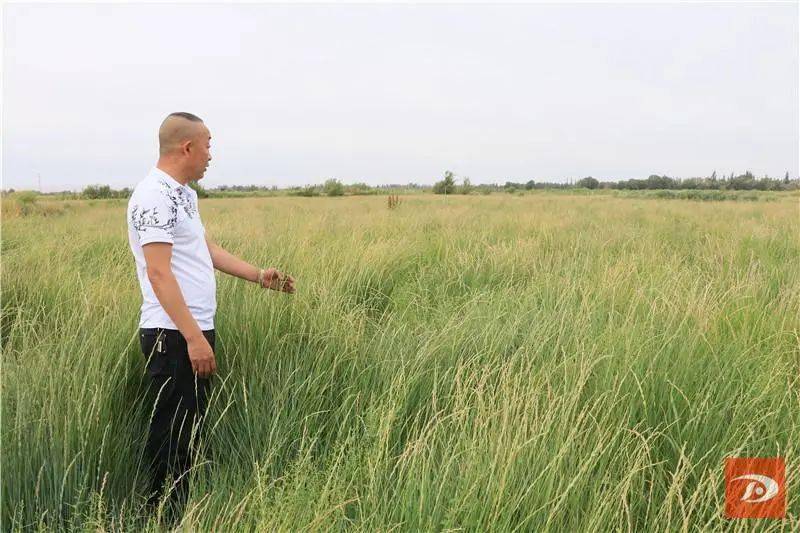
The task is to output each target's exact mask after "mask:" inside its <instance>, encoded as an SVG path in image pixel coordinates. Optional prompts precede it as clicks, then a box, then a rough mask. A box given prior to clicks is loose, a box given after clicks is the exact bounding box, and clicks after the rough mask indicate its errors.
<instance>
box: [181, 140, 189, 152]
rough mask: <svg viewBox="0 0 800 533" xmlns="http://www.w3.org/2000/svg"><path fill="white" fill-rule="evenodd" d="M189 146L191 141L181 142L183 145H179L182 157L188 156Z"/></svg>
mask: <svg viewBox="0 0 800 533" xmlns="http://www.w3.org/2000/svg"><path fill="white" fill-rule="evenodd" d="M191 144H192V140H191V139H189V140H188V141H184V142H183V144H182V145H181V151H182V152H183V155H189V151H190V149H191V148H192V146H191Z"/></svg>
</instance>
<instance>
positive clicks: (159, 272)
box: [142, 242, 217, 377]
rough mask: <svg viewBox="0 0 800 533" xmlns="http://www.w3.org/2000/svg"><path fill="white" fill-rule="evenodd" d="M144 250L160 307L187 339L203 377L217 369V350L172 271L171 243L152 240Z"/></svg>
mask: <svg viewBox="0 0 800 533" xmlns="http://www.w3.org/2000/svg"><path fill="white" fill-rule="evenodd" d="M142 250H143V251H144V259H145V263H146V264H147V278H148V279H149V280H150V285H151V286H152V287H153V292H154V293H155V294H156V298H158V301H159V303H160V304H161V307H163V308H164V311H165V312H166V313H167V315H168V316H169V317H170V319H172V321H173V322H174V323H175V325H176V326H177V328H178V330H179V331H180V332H181V334H182V335H183V337H184V338H185V339H186V344H187V346H188V349H189V359H190V360H191V362H192V369H193V370H194V371H195V372H196V373H197V374H198V375H199V376H200V377H208V376H209V375H211V374H213V373H214V372H216V370H217V364H216V361H215V358H214V352H213V350H212V349H211V345H210V344H209V343H208V341H207V340H206V338H205V336H204V335H203V331H202V330H201V329H200V326H198V325H197V321H196V320H195V319H194V317H193V316H192V314H191V312H190V311H189V307H188V306H187V305H186V301H185V300H184V299H183V293H182V292H181V288H180V286H179V285H178V280H177V279H175V274H173V273H172V267H171V266H170V264H171V262H172V244H170V243H166V242H152V243H149V244H145V245H144V246H142Z"/></svg>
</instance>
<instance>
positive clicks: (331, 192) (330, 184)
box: [322, 179, 344, 196]
mask: <svg viewBox="0 0 800 533" xmlns="http://www.w3.org/2000/svg"><path fill="white" fill-rule="evenodd" d="M322 190H323V191H324V192H325V194H327V195H328V196H344V185H342V183H341V182H340V181H339V180H337V179H329V180H327V181H326V182H325V184H324V185H323V186H322Z"/></svg>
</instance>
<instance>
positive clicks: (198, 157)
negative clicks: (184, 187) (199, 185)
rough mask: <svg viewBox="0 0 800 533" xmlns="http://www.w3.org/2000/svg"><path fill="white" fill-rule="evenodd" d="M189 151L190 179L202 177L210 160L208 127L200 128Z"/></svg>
mask: <svg viewBox="0 0 800 533" xmlns="http://www.w3.org/2000/svg"><path fill="white" fill-rule="evenodd" d="M191 148H192V149H191V150H190V152H189V167H190V172H191V174H192V179H195V180H199V179H202V178H203V176H204V175H205V173H206V169H207V168H208V165H209V163H210V162H211V133H210V132H209V131H208V128H206V127H205V126H203V127H202V128H200V131H199V132H198V134H197V136H196V137H195V139H194V140H193V142H192V146H191Z"/></svg>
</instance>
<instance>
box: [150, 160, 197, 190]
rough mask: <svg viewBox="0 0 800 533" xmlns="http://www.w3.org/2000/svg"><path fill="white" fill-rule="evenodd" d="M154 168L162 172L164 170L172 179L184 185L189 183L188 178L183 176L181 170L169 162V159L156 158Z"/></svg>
mask: <svg viewBox="0 0 800 533" xmlns="http://www.w3.org/2000/svg"><path fill="white" fill-rule="evenodd" d="M156 168H157V169H158V170H160V171H162V172H166V173H167V174H169V175H170V177H171V178H172V179H174V180H175V181H177V182H178V183H180V184H181V185H186V184H187V183H189V181H190V180H189V178H186V177H184V176H183V175H182V174H183V173H182V172H180V170H179V169H178V168H176V166H175V165H172V164H170V162H169V161H163V160H161V159H159V160H158V163H156Z"/></svg>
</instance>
